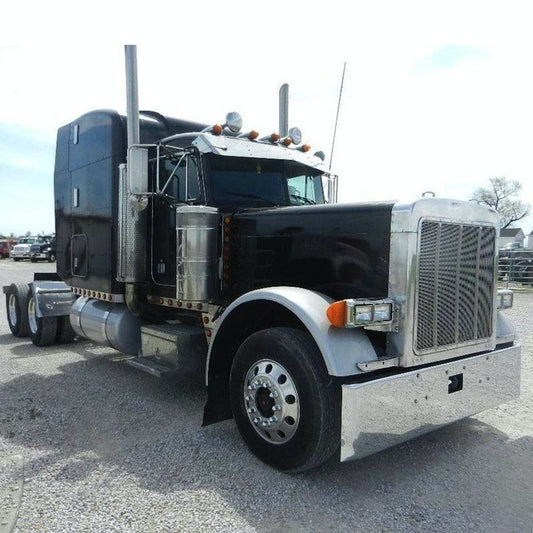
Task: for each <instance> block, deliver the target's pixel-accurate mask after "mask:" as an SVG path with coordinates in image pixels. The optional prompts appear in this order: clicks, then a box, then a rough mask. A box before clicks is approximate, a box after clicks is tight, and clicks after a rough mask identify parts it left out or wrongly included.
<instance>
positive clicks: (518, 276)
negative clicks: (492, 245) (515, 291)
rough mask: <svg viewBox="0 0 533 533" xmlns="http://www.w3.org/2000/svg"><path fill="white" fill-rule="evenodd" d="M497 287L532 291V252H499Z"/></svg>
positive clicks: (519, 250) (521, 250)
mask: <svg viewBox="0 0 533 533" xmlns="http://www.w3.org/2000/svg"><path fill="white" fill-rule="evenodd" d="M498 285H499V286H500V287H504V288H518V287H520V288H525V289H533V250H525V249H517V250H500V252H499V256H498Z"/></svg>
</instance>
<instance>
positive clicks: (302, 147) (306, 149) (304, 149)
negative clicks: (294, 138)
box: [300, 144, 311, 152]
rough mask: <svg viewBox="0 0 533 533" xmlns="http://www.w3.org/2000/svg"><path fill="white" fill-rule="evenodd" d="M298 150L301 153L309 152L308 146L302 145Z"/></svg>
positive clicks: (309, 147)
mask: <svg viewBox="0 0 533 533" xmlns="http://www.w3.org/2000/svg"><path fill="white" fill-rule="evenodd" d="M300 150H301V151H302V152H309V150H311V146H310V145H309V144H302V146H300Z"/></svg>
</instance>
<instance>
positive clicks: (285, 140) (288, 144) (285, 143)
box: [283, 137, 292, 146]
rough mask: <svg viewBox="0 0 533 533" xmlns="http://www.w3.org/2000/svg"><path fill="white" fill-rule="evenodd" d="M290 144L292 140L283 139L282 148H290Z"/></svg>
mask: <svg viewBox="0 0 533 533" xmlns="http://www.w3.org/2000/svg"><path fill="white" fill-rule="evenodd" d="M291 143H292V139H291V138H290V137H285V139H283V145H284V146H290V145H291Z"/></svg>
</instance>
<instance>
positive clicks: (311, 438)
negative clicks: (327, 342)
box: [230, 327, 340, 472]
mask: <svg viewBox="0 0 533 533" xmlns="http://www.w3.org/2000/svg"><path fill="white" fill-rule="evenodd" d="M230 398H231V407H232V410H233V415H234V417H235V422H236V424H237V427H238V428H239V431H240V433H241V436H242V438H243V439H244V441H245V442H246V444H247V445H248V447H249V448H250V449H251V450H252V452H253V453H254V454H255V455H257V457H259V459H261V460H262V461H264V462H265V463H267V464H269V465H271V466H273V467H275V468H277V469H279V470H283V471H286V472H302V471H305V470H309V469H311V468H315V467H317V466H319V465H321V464H322V463H324V462H325V461H327V460H328V459H329V458H330V457H331V456H332V455H333V454H334V453H335V452H336V450H337V449H338V448H339V445H340V388H339V386H338V385H337V384H336V383H335V382H334V381H333V379H332V378H331V377H330V376H329V375H328V373H327V370H326V368H325V365H324V362H323V359H322V355H321V354H320V351H319V350H318V347H317V346H316V344H315V342H314V340H313V338H312V337H311V335H310V334H308V333H307V332H303V331H300V330H297V329H292V328H281V327H278V328H270V329H265V330H262V331H258V332H257V333H254V334H252V335H251V336H250V337H248V338H247V339H246V340H245V341H244V342H243V343H242V345H241V346H240V347H239V349H238V350H237V354H236V355H235V359H234V361H233V365H232V368H231V375H230Z"/></svg>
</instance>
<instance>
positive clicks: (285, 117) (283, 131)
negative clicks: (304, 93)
mask: <svg viewBox="0 0 533 533" xmlns="http://www.w3.org/2000/svg"><path fill="white" fill-rule="evenodd" d="M279 134H280V135H281V136H282V137H287V135H288V134H289V84H288V83H284V84H283V85H282V86H281V87H280V89H279Z"/></svg>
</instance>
